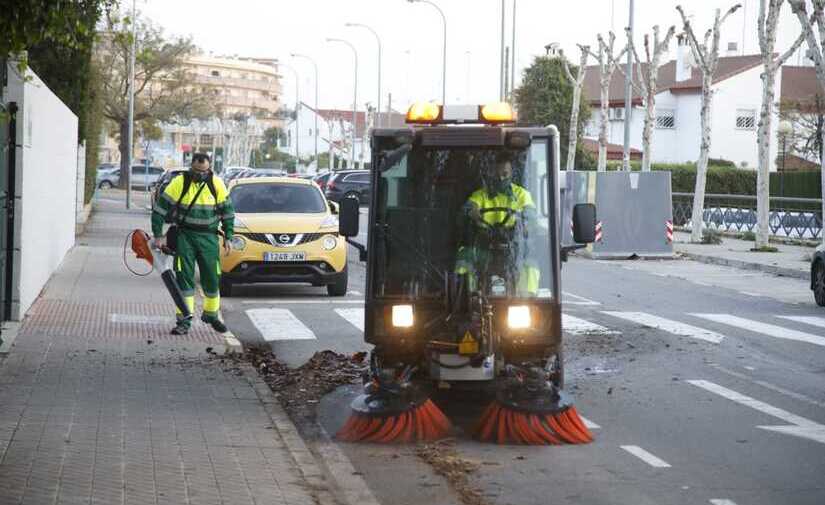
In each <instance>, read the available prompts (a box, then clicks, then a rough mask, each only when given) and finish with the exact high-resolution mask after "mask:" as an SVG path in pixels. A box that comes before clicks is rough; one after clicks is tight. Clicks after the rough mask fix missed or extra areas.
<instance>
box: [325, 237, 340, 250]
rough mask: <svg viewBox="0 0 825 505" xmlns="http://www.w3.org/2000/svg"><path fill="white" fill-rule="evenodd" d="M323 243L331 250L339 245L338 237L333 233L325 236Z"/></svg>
mask: <svg viewBox="0 0 825 505" xmlns="http://www.w3.org/2000/svg"><path fill="white" fill-rule="evenodd" d="M322 245H323V246H324V249H325V250H327V251H331V250H333V249H335V247H336V246H337V245H338V239H336V238H335V237H333V236H332V235H327V236H326V237H324V241H323V242H322Z"/></svg>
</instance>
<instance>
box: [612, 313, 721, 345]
mask: <svg viewBox="0 0 825 505" xmlns="http://www.w3.org/2000/svg"><path fill="white" fill-rule="evenodd" d="M603 313H604V314H607V315H610V316H614V317H618V318H620V319H626V320H628V321H631V322H634V323H638V324H641V325H642V326H647V327H649V328H657V329H660V330H663V331H666V332H668V333H673V334H674V335H682V336H684V337H691V338H698V339H699V340H704V341H706V342H713V343H714V344H718V343H719V342H721V341H722V340H723V339H724V338H725V336H724V335H720V334H719V333H716V332H715V331H710V330H706V329H704V328H697V327H696V326H691V325H689V324H685V323H680V322H678V321H672V320H670V319H665V318H663V317H658V316H654V315H652V314H647V313H645V312H610V311H605V312H603Z"/></svg>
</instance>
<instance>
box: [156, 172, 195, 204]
mask: <svg viewBox="0 0 825 505" xmlns="http://www.w3.org/2000/svg"><path fill="white" fill-rule="evenodd" d="M186 171H187V170H186V169H185V168H175V169H170V170H167V171H166V172H164V174H163V175H161V176H160V178H158V180H157V182H156V183H155V185H154V187H153V188H152V208H154V207H155V205H156V204H157V202H158V197H159V196H160V195H161V192H162V191H163V190H164V189H166V186H167V185H168V184H169V182H171V180H172V179H174V178H175V176H177V175H179V174H182V173H184V172H186Z"/></svg>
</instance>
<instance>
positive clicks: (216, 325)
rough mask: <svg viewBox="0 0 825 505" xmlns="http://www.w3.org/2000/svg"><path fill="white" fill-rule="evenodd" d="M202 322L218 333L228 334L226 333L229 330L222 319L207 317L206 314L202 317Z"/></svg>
mask: <svg viewBox="0 0 825 505" xmlns="http://www.w3.org/2000/svg"><path fill="white" fill-rule="evenodd" d="M201 321H203V322H204V323H206V324H208V325H210V326H211V327H212V329H213V330H215V331H217V332H218V333H226V331H227V330H228V328H227V327H226V325H225V324H224V323H223V321H221V320H220V318H218V317H217V316H207V315H206V314H204V315H202V316H201Z"/></svg>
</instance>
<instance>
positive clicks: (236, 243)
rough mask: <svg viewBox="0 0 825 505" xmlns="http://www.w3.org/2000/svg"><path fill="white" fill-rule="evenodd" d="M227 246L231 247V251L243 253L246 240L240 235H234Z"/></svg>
mask: <svg viewBox="0 0 825 505" xmlns="http://www.w3.org/2000/svg"><path fill="white" fill-rule="evenodd" d="M229 245H231V246H232V249H235V250H236V251H243V250H244V248H246V239H244V238H243V237H241V236H240V235H235V236H234V237H232V240H230V241H229Z"/></svg>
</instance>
